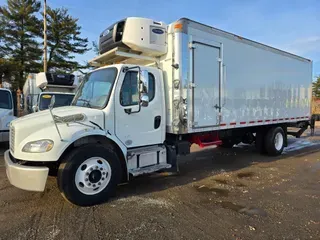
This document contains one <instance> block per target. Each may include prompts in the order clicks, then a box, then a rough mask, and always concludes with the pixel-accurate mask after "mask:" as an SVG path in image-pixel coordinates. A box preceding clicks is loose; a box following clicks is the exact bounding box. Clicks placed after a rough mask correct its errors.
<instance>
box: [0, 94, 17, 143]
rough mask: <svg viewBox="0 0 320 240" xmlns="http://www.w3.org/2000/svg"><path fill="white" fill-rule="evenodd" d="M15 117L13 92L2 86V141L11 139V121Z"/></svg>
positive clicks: (0, 100)
mask: <svg viewBox="0 0 320 240" xmlns="http://www.w3.org/2000/svg"><path fill="white" fill-rule="evenodd" d="M15 118H16V117H15V116H14V104H13V98H12V93H11V91H10V90H8V89H5V88H0V142H8V141H9V126H10V122H11V121H12V120H13V119H15Z"/></svg>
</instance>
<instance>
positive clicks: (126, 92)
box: [120, 71, 155, 107]
mask: <svg viewBox="0 0 320 240" xmlns="http://www.w3.org/2000/svg"><path fill="white" fill-rule="evenodd" d="M137 75H138V72H134V71H129V72H127V73H126V75H125V77H124V80H123V83H122V87H121V90H120V104H121V105H122V106H125V107H126V106H131V105H137V104H138V103H139V90H138V86H137V77H138V76H137ZM154 95H155V79H154V76H153V74H152V73H149V91H148V96H149V101H150V102H151V101H152V100H153V98H154Z"/></svg>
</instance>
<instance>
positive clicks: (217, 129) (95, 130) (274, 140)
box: [5, 18, 312, 206]
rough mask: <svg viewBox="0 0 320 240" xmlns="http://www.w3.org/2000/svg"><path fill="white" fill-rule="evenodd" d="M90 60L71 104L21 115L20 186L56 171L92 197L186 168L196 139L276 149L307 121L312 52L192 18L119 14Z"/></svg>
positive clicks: (16, 157)
mask: <svg viewBox="0 0 320 240" xmlns="http://www.w3.org/2000/svg"><path fill="white" fill-rule="evenodd" d="M115 63H117V64H115ZM90 64H91V65H92V66H96V67H97V69H95V70H94V71H92V72H90V73H88V74H87V75H86V77H85V79H84V80H83V81H82V82H81V84H80V86H79V88H78V90H77V92H76V95H75V97H74V99H73V101H72V106H66V107H60V108H53V106H54V103H55V101H54V98H52V102H51V104H50V106H51V107H50V111H45V112H42V113H36V114H33V115H31V116H28V117H23V118H20V119H17V120H15V121H13V122H12V124H11V129H10V150H8V151H6V153H5V163H6V169H7V176H8V179H9V180H10V182H11V184H13V185H14V186H16V187H18V188H21V189H25V190H31V191H43V190H44V188H45V185H46V181H47V177H48V173H49V170H54V169H56V170H57V180H58V187H59V189H60V191H61V193H62V195H63V196H64V197H65V198H66V199H67V200H69V201H70V202H72V203H74V204H77V205H81V206H88V205H94V204H97V203H101V202H103V201H105V200H106V199H108V197H110V196H112V194H113V193H114V191H115V188H116V186H117V184H119V183H121V182H126V181H128V180H129V178H130V177H135V176H138V175H142V174H147V173H152V172H157V171H165V170H166V171H178V163H177V155H185V154H189V153H190V146H191V144H193V143H195V144H198V145H199V146H200V147H206V146H211V145H220V146H222V147H230V148H231V147H232V146H233V145H234V144H238V143H240V142H243V143H253V142H255V144H256V147H257V149H258V150H259V151H260V152H261V153H263V154H268V155H270V156H276V155H279V154H281V153H282V151H283V149H284V147H285V146H287V135H288V134H289V132H287V128H288V127H298V128H301V130H302V131H300V132H303V130H305V129H306V128H307V127H308V125H309V119H310V115H311V113H310V109H311V107H310V103H311V83H312V62H311V61H310V60H308V59H305V58H302V57H299V56H296V55H293V54H290V53H287V52H284V51H281V50H278V49H275V48H272V47H269V46H266V45H264V44H261V43H257V42H254V41H251V40H248V39H245V38H242V37H240V36H237V35H234V34H231V33H227V32H225V31H222V30H219V29H216V28H213V27H210V26H206V25H203V24H201V23H198V22H195V21H192V20H189V19H180V20H178V21H176V22H174V23H172V24H170V25H166V24H165V23H163V22H157V21H154V20H151V19H145V18H127V19H125V20H121V21H119V22H117V23H114V24H112V25H111V26H110V27H109V28H107V29H106V30H105V31H103V32H102V34H101V35H100V55H99V56H97V57H96V58H94V59H93V60H91V61H90ZM300 132H299V134H300Z"/></svg>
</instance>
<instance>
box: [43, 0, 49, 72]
mask: <svg viewBox="0 0 320 240" xmlns="http://www.w3.org/2000/svg"><path fill="white" fill-rule="evenodd" d="M46 10H47V0H44V4H43V71H44V72H47V68H48V67H47V12H46Z"/></svg>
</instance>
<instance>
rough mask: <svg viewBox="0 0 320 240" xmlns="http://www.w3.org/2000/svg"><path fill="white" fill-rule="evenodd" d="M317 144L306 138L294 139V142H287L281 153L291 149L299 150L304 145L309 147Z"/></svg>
mask: <svg viewBox="0 0 320 240" xmlns="http://www.w3.org/2000/svg"><path fill="white" fill-rule="evenodd" d="M318 144H319V143H317V142H311V141H309V140H306V139H298V140H295V141H294V142H289V144H288V147H286V148H284V150H283V153H284V154H285V153H289V152H292V151H296V150H300V149H303V148H305V147H310V146H314V145H318Z"/></svg>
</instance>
